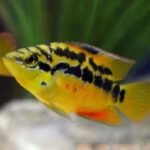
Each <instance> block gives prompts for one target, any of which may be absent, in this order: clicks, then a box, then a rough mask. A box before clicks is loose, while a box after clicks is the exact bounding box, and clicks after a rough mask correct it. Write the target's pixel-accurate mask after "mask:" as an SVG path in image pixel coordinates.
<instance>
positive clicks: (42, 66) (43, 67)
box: [39, 62, 51, 72]
mask: <svg viewBox="0 0 150 150" xmlns="http://www.w3.org/2000/svg"><path fill="white" fill-rule="evenodd" d="M39 68H40V70H42V71H45V72H49V71H51V68H50V66H49V65H48V64H46V63H43V62H39Z"/></svg>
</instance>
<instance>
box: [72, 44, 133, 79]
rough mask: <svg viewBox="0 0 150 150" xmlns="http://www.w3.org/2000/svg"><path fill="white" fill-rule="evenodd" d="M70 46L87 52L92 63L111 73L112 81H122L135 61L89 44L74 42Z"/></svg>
mask: <svg viewBox="0 0 150 150" xmlns="http://www.w3.org/2000/svg"><path fill="white" fill-rule="evenodd" d="M70 44H72V45H73V44H74V45H75V46H79V47H80V48H82V49H84V50H86V51H87V52H89V54H92V57H93V61H94V62H95V63H96V65H97V66H103V67H107V68H108V69H109V70H110V71H111V72H112V79H113V80H114V81H119V80H122V79H124V78H125V76H126V75H127V73H128V72H129V70H130V69H131V67H132V66H133V65H134V64H135V61H133V60H130V59H127V58H123V57H120V56H118V55H115V54H112V53H108V52H106V51H104V50H102V49H100V48H98V47H95V46H92V45H89V44H85V43H75V42H73V43H72V42H71V43H70Z"/></svg>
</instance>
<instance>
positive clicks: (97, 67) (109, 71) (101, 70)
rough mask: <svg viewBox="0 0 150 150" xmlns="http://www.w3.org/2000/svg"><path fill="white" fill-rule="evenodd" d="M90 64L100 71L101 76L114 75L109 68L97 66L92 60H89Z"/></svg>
mask: <svg viewBox="0 0 150 150" xmlns="http://www.w3.org/2000/svg"><path fill="white" fill-rule="evenodd" d="M89 63H90V65H91V66H92V67H93V69H94V70H95V71H96V70H98V71H99V72H100V73H101V74H107V75H112V71H111V70H110V69H109V68H107V67H103V66H100V65H97V64H96V63H95V62H94V61H93V59H92V58H89Z"/></svg>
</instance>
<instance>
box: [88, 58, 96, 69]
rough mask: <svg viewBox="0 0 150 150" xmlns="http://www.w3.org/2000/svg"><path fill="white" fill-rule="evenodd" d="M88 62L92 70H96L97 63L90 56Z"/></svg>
mask: <svg viewBox="0 0 150 150" xmlns="http://www.w3.org/2000/svg"><path fill="white" fill-rule="evenodd" d="M89 63H90V65H91V66H92V67H93V69H94V70H97V69H98V67H97V65H96V64H95V63H94V61H93V59H92V58H89Z"/></svg>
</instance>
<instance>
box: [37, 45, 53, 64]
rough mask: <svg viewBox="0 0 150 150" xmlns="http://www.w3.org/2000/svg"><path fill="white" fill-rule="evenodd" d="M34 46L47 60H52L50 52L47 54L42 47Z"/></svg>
mask: <svg viewBox="0 0 150 150" xmlns="http://www.w3.org/2000/svg"><path fill="white" fill-rule="evenodd" d="M36 48H37V49H38V50H39V51H40V52H41V54H42V55H44V56H45V57H46V59H47V60H49V61H50V62H52V61H53V59H52V56H51V55H50V54H48V53H47V52H46V51H45V50H43V49H42V48H40V47H38V46H36Z"/></svg>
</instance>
